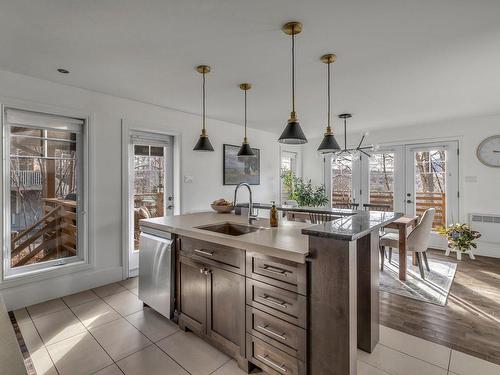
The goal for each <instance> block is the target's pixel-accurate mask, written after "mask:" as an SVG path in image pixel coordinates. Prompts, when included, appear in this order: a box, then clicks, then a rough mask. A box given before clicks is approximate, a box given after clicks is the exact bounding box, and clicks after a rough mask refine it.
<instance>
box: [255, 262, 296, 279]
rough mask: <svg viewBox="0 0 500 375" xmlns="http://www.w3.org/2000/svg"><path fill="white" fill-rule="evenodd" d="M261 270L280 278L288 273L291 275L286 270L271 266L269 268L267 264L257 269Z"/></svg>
mask: <svg viewBox="0 0 500 375" xmlns="http://www.w3.org/2000/svg"><path fill="white" fill-rule="evenodd" d="M259 268H260V269H261V270H263V271H267V272H270V273H275V274H277V275H281V276H285V277H286V276H288V274H289V273H291V272H290V271H288V270H284V269H282V268H278V267H273V266H270V265H268V264H264V266H263V267H259Z"/></svg>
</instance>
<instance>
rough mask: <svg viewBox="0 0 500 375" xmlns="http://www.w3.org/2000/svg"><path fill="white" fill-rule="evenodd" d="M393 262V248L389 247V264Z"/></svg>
mask: <svg viewBox="0 0 500 375" xmlns="http://www.w3.org/2000/svg"><path fill="white" fill-rule="evenodd" d="M391 262H392V247H389V263H391Z"/></svg>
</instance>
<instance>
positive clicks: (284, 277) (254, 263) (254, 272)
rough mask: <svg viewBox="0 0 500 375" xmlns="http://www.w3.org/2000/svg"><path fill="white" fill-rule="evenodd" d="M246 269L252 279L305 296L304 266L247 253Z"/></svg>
mask: <svg viewBox="0 0 500 375" xmlns="http://www.w3.org/2000/svg"><path fill="white" fill-rule="evenodd" d="M246 267H247V276H248V277H251V278H252V279H255V280H259V281H263V282H265V283H268V284H271V285H275V286H278V287H280V288H283V289H287V290H290V291H292V292H297V293H300V294H303V295H306V275H307V274H306V270H307V266H306V264H300V263H295V262H291V261H288V260H284V259H279V258H274V257H270V256H266V255H261V254H256V253H250V252H249V253H247V259H246Z"/></svg>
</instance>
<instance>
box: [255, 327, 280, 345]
mask: <svg viewBox="0 0 500 375" xmlns="http://www.w3.org/2000/svg"><path fill="white" fill-rule="evenodd" d="M268 327H269V324H266V325H265V326H257V328H258V329H260V330H262V331H264V332H267V333H268V334H270V335H272V336H274V337H277V338H279V339H280V340H283V341H286V337H285V334H284V333H282V334H281V335H280V334H279V333H277V332H274V331H273V330H272V329H269V328H268Z"/></svg>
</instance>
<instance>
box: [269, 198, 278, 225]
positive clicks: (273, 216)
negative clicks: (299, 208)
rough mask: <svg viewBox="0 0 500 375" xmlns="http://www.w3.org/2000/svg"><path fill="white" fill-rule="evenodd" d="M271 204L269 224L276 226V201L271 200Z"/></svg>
mask: <svg viewBox="0 0 500 375" xmlns="http://www.w3.org/2000/svg"><path fill="white" fill-rule="evenodd" d="M271 203H272V204H273V205H272V207H271V212H270V215H269V224H270V225H271V227H277V226H278V209H277V208H276V203H275V202H274V201H271Z"/></svg>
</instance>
